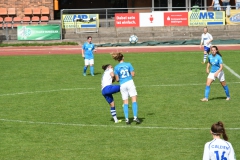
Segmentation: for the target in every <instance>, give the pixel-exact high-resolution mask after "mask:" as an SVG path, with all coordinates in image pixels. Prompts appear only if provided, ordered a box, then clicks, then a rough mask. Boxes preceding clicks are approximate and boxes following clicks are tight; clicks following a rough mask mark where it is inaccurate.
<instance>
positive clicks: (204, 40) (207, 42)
mask: <svg viewBox="0 0 240 160" xmlns="http://www.w3.org/2000/svg"><path fill="white" fill-rule="evenodd" d="M212 41H213V37H212V35H211V34H210V33H208V28H207V27H204V28H203V34H202V37H201V43H200V48H202V45H203V46H204V52H203V62H202V64H205V62H206V59H207V56H208V53H209V52H210V48H211V45H212V44H211V42H212Z"/></svg>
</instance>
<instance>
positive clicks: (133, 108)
mask: <svg viewBox="0 0 240 160" xmlns="http://www.w3.org/2000/svg"><path fill="white" fill-rule="evenodd" d="M132 111H133V116H134V118H135V117H137V113H138V105H137V102H133V103H132Z"/></svg>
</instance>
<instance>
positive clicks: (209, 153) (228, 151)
mask: <svg viewBox="0 0 240 160" xmlns="http://www.w3.org/2000/svg"><path fill="white" fill-rule="evenodd" d="M210 133H211V134H212V136H213V140H212V141H210V142H207V143H206V144H205V146H204V153H203V160H236V158H235V153H234V149H233V147H232V144H231V143H230V142H228V141H227V140H228V137H227V134H226V132H225V128H224V126H223V123H222V122H221V121H219V122H217V123H214V124H213V125H212V127H211V130H210ZM221 136H222V137H223V139H221Z"/></svg>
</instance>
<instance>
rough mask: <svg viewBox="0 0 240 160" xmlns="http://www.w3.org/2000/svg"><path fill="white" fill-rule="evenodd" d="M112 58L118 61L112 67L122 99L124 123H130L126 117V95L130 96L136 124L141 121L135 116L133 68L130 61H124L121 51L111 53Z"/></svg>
mask: <svg viewBox="0 0 240 160" xmlns="http://www.w3.org/2000/svg"><path fill="white" fill-rule="evenodd" d="M112 57H113V59H114V60H116V61H118V62H119V64H118V65H116V66H115V67H114V74H115V78H116V81H119V83H120V92H121V95H122V100H123V111H124V115H125V119H126V124H131V123H130V121H129V119H128V96H130V97H131V98H132V110H133V116H134V119H133V121H135V122H136V123H137V124H139V123H141V122H140V120H139V119H138V117H137V114H138V104H137V91H136V87H135V84H134V82H133V78H132V77H134V76H135V72H134V68H133V66H132V64H131V63H127V62H124V57H123V54H122V53H112Z"/></svg>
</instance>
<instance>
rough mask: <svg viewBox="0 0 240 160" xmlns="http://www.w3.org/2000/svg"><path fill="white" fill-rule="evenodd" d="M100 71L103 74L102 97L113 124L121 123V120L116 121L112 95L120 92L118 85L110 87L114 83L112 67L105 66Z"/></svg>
mask: <svg viewBox="0 0 240 160" xmlns="http://www.w3.org/2000/svg"><path fill="white" fill-rule="evenodd" d="M102 69H103V70H104V73H103V75H102V80H101V83H102V95H103V96H104V97H105V99H106V101H107V102H108V103H109V105H110V112H111V115H112V117H113V119H114V122H115V123H119V122H121V120H118V119H117V112H116V109H115V104H114V99H113V96H112V94H114V93H117V92H120V85H112V82H114V80H115V79H114V73H113V67H112V65H110V64H106V65H103V66H102Z"/></svg>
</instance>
